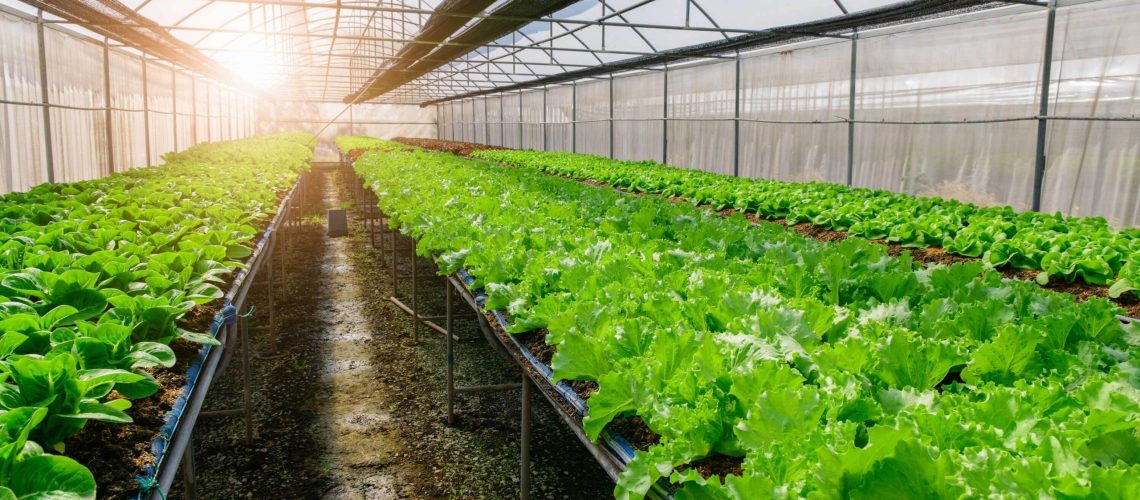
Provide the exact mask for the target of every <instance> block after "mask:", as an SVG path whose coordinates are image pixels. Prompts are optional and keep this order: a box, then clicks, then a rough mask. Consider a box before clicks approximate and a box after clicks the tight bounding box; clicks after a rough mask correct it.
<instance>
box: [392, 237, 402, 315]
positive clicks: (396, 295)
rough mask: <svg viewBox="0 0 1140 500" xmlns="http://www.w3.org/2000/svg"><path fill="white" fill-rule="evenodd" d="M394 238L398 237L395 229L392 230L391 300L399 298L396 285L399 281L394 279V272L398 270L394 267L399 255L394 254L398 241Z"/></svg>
mask: <svg viewBox="0 0 1140 500" xmlns="http://www.w3.org/2000/svg"><path fill="white" fill-rule="evenodd" d="M396 236H398V232H397V231H396V229H395V228H392V298H397V297H399V288H400V287H399V286H398V285H397V283H399V279H398V278H397V277H396V276H397V275H396V271H397V269H398V266H397V265H396V258H397V256H398V255H399V254H398V253H397V252H396V247H397V246H399V241H398V240H397V238H396Z"/></svg>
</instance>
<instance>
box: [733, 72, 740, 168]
mask: <svg viewBox="0 0 1140 500" xmlns="http://www.w3.org/2000/svg"><path fill="white" fill-rule="evenodd" d="M733 88H734V89H735V95H734V96H733V105H734V109H733V112H732V117H733V118H732V175H733V176H734V177H740V51H736V84H735V87H733Z"/></svg>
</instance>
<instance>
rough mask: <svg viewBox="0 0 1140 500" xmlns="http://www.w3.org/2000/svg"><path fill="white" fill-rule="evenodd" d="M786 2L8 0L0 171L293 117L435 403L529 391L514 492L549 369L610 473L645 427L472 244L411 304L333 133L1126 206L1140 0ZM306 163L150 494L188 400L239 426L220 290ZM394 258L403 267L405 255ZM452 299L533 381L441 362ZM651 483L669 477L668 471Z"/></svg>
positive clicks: (577, 429) (49, 172)
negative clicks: (531, 314)
mask: <svg viewBox="0 0 1140 500" xmlns="http://www.w3.org/2000/svg"><path fill="white" fill-rule="evenodd" d="M797 3H798V5H795V6H792V7H789V6H788V4H789V3H787V2H779V1H776V0H771V1H768V0H765V1H763V2H755V3H754V4H753V3H752V2H727V1H720V2H717V1H715V0H624V1H618V0H584V1H574V0H538V1H525V0H498V1H494V0H441V1H434V0H414V1H413V0H399V1H396V0H376V1H366V0H336V1H335V2H334V1H332V0H194V1H185V2H183V1H174V0H131V1H127V2H123V1H117V0H72V1H68V0H21V1H16V0H0V56H2V59H0V66H2V68H3V71H2V72H0V159H2V161H3V164H4V171H3V172H0V195H3V194H6V193H19V192H23V191H28V190H29V189H31V188H33V187H34V186H37V185H41V184H44V183H48V184H57V183H60V184H62V183H71V182H76V181H84V180H91V179H99V178H103V177H107V176H110V175H113V174H116V173H121V172H126V171H128V170H131V169H132V168H136V167H155V166H158V165H160V164H162V163H163V161H164V155H166V154H168V153H174V152H179V151H183V150H186V149H187V148H189V147H191V146H194V145H196V144H200V143H206V142H213V141H225V140H233V139H242V138H247V137H251V136H255V135H259V134H265V133H272V132H283V131H293V130H297V129H305V130H306V131H307V132H310V133H312V134H314V135H315V136H316V137H317V139H318V141H319V142H318V144H317V146H316V152H317V153H316V155H317V156H316V160H317V161H314V162H311V165H312V166H313V167H329V168H337V169H343V172H344V177H345V178H349V177H351V182H353V183H355V184H354V185H353V186H352V189H353V197H354V201H355V202H356V203H355V208H356V211H355V215H356V216H357V217H358V218H359V220H360V221H361V224H363V225H364V226H365V227H366V228H367V231H369V232H370V236H371V245H372V248H373V249H378V250H379V252H380V260H381V261H382V264H383V265H384V266H385V267H387V266H388V265H390V267H391V278H392V280H393V281H392V285H393V290H392V293H391V296H390V297H388V300H389V301H390V302H392V303H393V304H395V305H396V306H397V307H398V308H399V309H400V310H401V311H403V312H404V313H406V314H408V315H409V316H410V317H411V319H412V322H411V324H412V328H413V336H414V338H415V340H416V341H417V342H418V341H419V332H420V327H421V326H424V327H427V328H429V329H431V330H434V331H436V332H439V333H442V334H443V335H444V337H445V338H446V345H447V351H446V352H447V365H446V379H445V380H446V388H447V422H448V424H451V423H452V420H453V405H454V403H455V401H456V399H457V398H456V395H457V394H466V393H485V392H504V391H515V390H521V392H522V395H523V400H522V402H521V408H520V409H521V426H520V429H519V430H520V434H521V450H520V452H521V453H520V462H521V467H520V470H519V483H520V492H521V495H522V497H523V498H526V497H527V496H528V495H529V488H530V480H531V476H530V474H531V473H530V426H531V398H530V395H531V391H532V390H534V389H537V390H538V391H539V392H541V393H542V394H543V395H544V396H545V397H546V398H547V399H548V400H549V401H550V402H551V404H552V405H553V406H554V407H555V409H556V410H557V412H558V414H559V417H560V418H561V419H562V420H563V421H564V422H565V423H566V424H567V425H568V426H569V427H570V429H571V430H573V431H574V433H575V435H576V436H577V437H578V439H579V440H581V441H582V444H584V445H585V447H586V448H587V449H588V451H589V452H590V453H591V455H592V456H593V457H594V458H595V459H597V460H598V462H599V463H600V464H602V466H603V468H604V470H605V472H606V473H607V474H609V475H610V476H611V478H612V479H615V480H617V478H618V476H619V475H620V474H622V472H623V471H624V470H625V469H626V467H627V466H628V465H629V463H630V462H631V460H633V457H634V454H635V452H634V450H633V448H632V447H631V446H630V445H629V443H628V442H627V441H626V440H625V438H624V437H623V436H621V435H619V434H617V433H616V432H611V431H609V430H608V429H607V431H606V434H603V437H602V439H599V440H597V441H596V442H591V440H590V439H588V438H587V435H586V433H585V432H584V431H583V429H584V427H583V424H582V419H583V418H586V417H587V416H588V415H587V412H586V411H585V410H586V402H585V401H584V400H583V399H581V397H579V396H578V395H577V394H575V392H574V391H573V390H572V389H570V388H569V386H568V385H567V384H566V383H565V382H563V381H558V382H554V381H552V374H551V371H550V367H549V366H546V365H545V364H543V362H541V361H539V360H538V359H537V358H536V357H535V355H534V353H532V351H531V350H530V348H528V347H526V346H525V345H523V344H522V343H521V342H519V341H518V340H517V339H516V338H515V337H514V336H512V335H511V334H508V333H507V332H508V331H510V329H511V327H512V322H511V319H509V317H508V315H507V314H505V312H504V311H503V310H501V309H498V310H488V311H484V310H483V309H484V306H485V304H486V302H485V301H486V299H487V294H486V293H485V291H484V290H481V289H480V288H479V287H477V286H475V283H476V279H475V278H473V277H472V276H471V275H469V274H467V270H460V271H458V272H455V273H449V274H447V275H446V276H443V278H444V286H443V289H444V290H445V294H446V295H445V296H446V299H445V305H446V313H444V314H443V315H436V316H428V315H427V313H426V312H425V311H422V310H420V309H421V308H422V307H421V306H422V304H417V293H418V292H417V290H419V292H422V291H423V289H422V288H420V287H421V286H423V285H424V284H425V283H424V281H425V280H427V279H428V278H429V277H428V276H424V275H421V274H419V272H420V270H419V269H418V267H417V266H418V264H417V258H416V251H417V246H416V245H417V242H416V241H415V240H414V239H411V238H406V239H407V240H410V241H409V242H408V243H409V244H408V246H406V247H401V246H400V242H401V240H398V237H399V231H397V230H396V229H388V230H387V231H386V230H385V226H388V225H389V224H391V223H392V220H393V217H394V216H393V215H392V214H387V213H384V212H382V211H379V210H378V209H377V202H378V201H379V198H377V195H376V193H375V192H374V191H375V189H376V188H375V186H368V185H367V183H368V182H369V181H368V180H367V178H366V176H364V175H361V174H360V172H359V170H357V171H356V172H355V173H353V170H351V169H350V168H349V167H356V165H355V161H356V157H355V156H353V155H352V154H351V152H350V151H346V150H344V149H339V150H338V146H337V145H334V144H333V138H334V137H339V136H345V135H369V136H375V137H384V138H389V137H395V136H413V137H431V138H435V139H441V140H446V141H460V142H466V143H474V144H477V145H489V146H502V147H505V148H509V149H519V150H535V151H549V152H571V153H585V154H590V155H596V156H599V157H604V158H609V159H614V160H629V161H647V163H646V164H647V165H652V164H654V163H657V164H664V165H672V166H676V167H680V168H683V169H692V170H702V171H707V172H712V173H717V174H723V175H725V176H731V177H742V178H757V179H774V180H781V181H791V182H798V183H810V182H819V183H829V184H838V185H844V186H849V187H854V188H870V189H873V190H883V191H891V192H900V193H905V194H910V195H915V196H920V197H939V198H947V199H952V200H960V201H963V202H968V203H974V204H976V205H980V206H1009V207H1012V208H1013V209H1014V210H1018V211H1027V210H1031V211H1036V212H1049V213H1052V212H1059V213H1062V214H1064V215H1066V216H1074V217H1077V216H1080V217H1086V216H1088V217H1103V218H1105V219H1107V220H1108V221H1109V224H1111V225H1112V226H1114V227H1123V228H1132V227H1135V226H1137V225H1138V224H1140V163H1138V160H1137V158H1138V157H1140V149H1138V148H1140V146H1138V144H1140V142H1138V141H1137V139H1136V137H1137V136H1138V134H1137V133H1140V124H1138V122H1140V116H1138V115H1140V83H1138V82H1140V31H1136V30H1131V29H1130V28H1133V27H1135V26H1138V25H1140V3H1138V2H1135V1H1132V0H994V1H988V0H902V1H892V0H811V1H804V2H802V3H799V2H797ZM262 62H265V66H264V67H263V66H261V63H262ZM267 68H274V69H273V70H272V71H279V74H277V73H274V74H272V75H268V74H264V73H267V72H268V71H270V70H269V69H267ZM251 74H252V75H253V77H254V78H253V79H256V77H257V76H272V77H273V83H272V85H269V86H261V85H258V84H257V83H254V82H251V78H250V77H251ZM365 149H366V148H365ZM381 149H382V148H381ZM306 175H308V174H302V175H301V177H300V180H298V181H296V183H295V184H294V185H293V186H294V187H293V188H292V190H290V191H289V192H288V194H287V195H286V197H285V198H284V201H283V204H282V205H281V207H282V208H280V209H279V213H278V214H277V218H276V219H274V220H273V221H272V222H270V224H269V226H268V230H267V231H266V232H265V233H264V234H265V235H266V236H264V238H265V239H263V241H262V242H261V243H260V244H259V245H258V246H257V247H256V249H255V253H253V256H252V257H251V260H250V261H249V262H250V263H252V264H255V265H254V266H253V268H252V269H251V270H250V271H249V274H248V275H246V274H240V273H239V274H238V278H236V280H235V282H234V285H235V288H234V289H233V290H234V291H233V292H231V294H230V295H231V296H232V295H233V294H234V293H236V294H237V295H236V297H237V299H236V300H235V302H234V303H235V304H236V306H237V308H236V310H230V309H229V307H230V306H233V305H234V304H231V303H230V302H228V301H227V302H226V305H227V306H228V307H227V310H226V311H225V312H220V313H219V314H218V316H217V318H218V319H217V321H216V324H215V325H214V327H213V330H212V333H213V334H214V335H216V336H217V335H218V332H223V333H222V334H221V335H220V336H218V338H220V339H222V340H223V342H224V345H223V346H221V347H219V348H217V349H215V350H214V351H213V352H211V351H210V349H205V350H203V351H202V357H201V358H200V359H199V361H198V363H199V365H201V364H202V363H207V365H206V366H208V367H209V370H207V371H206V372H205V373H206V374H205V376H204V382H203V384H202V385H201V386H200V387H199V389H198V390H197V392H193V393H192V394H191V395H190V398H192V399H191V404H189V406H183V407H180V408H179V409H178V410H176V411H174V412H173V414H174V417H173V419H174V422H175V424H174V427H172V428H170V429H167V431H169V432H167V433H166V434H165V436H164V437H163V439H167V440H169V443H167V442H165V441H163V442H162V443H161V447H160V448H158V449H159V451H160V453H159V454H158V458H159V459H161V460H159V462H158V464H157V465H156V466H155V467H153V468H152V469H151V470H149V471H148V473H153V478H152V479H151V481H152V483H153V484H150V483H146V484H143V483H144V481H140V484H141V486H142V487H141V488H140V490H139V492H138V493H137V495H138V497H139V498H158V497H160V496H164V493H165V492H169V491H170V490H171V489H172V488H173V486H174V482H175V481H176V475H177V474H178V473H181V474H183V476H182V481H183V485H184V486H185V487H186V489H187V492H186V495H187V497H188V498H193V497H194V496H195V493H194V485H195V476H194V474H195V472H194V465H193V461H192V455H193V453H192V445H191V439H192V437H191V436H192V433H193V431H194V427H193V425H194V422H195V421H196V420H197V419H198V417H199V416H226V415H238V414H241V415H243V416H244V417H245V422H244V423H245V431H246V436H247V442H248V441H249V440H251V439H252V435H253V430H252V428H253V427H252V424H251V421H252V418H253V417H252V415H251V412H252V410H251V408H250V398H251V396H250V391H251V390H252V389H251V386H250V375H249V367H250V364H251V363H254V362H255V360H253V359H252V357H254V356H253V355H252V353H251V348H250V337H249V333H248V330H247V326H246V321H245V320H242V319H238V318H237V316H236V313H238V312H240V311H241V310H242V307H243V303H244V302H245V294H246V293H247V292H248V291H249V288H250V287H251V286H252V284H253V278H254V276H255V273H256V272H257V270H258V268H260V267H262V263H263V262H266V264H265V268H266V269H267V270H268V271H269V273H268V274H269V276H268V277H267V278H266V280H267V281H266V284H267V286H268V287H269V290H270V291H269V294H270V301H271V305H270V309H269V310H270V326H271V327H272V325H273V323H274V320H273V319H272V315H273V312H272V311H273V309H272V307H273V306H272V300H273V298H272V295H273V293H274V292H273V291H272V290H273V287H274V283H275V281H274V278H273V274H272V270H273V268H274V267H275V265H276V263H274V262H272V260H271V259H275V258H280V259H282V261H281V262H280V265H281V270H282V271H284V269H285V268H284V266H285V262H284V260H285V255H284V250H280V251H279V252H278V253H276V254H275V253H274V249H275V248H276V247H277V246H278V245H277V238H276V235H277V233H276V232H274V231H275V230H279V229H283V228H284V226H285V225H297V224H299V222H298V221H299V220H300V219H301V217H302V215H301V214H299V212H300V211H301V208H302V207H301V204H302V203H303V201H298V199H299V198H301V197H303V196H308V194H310V193H301V191H304V190H306V189H307V185H308V184H309V182H308V180H307V179H308V177H306ZM735 180H739V179H735ZM363 207H367V208H363ZM285 234H289V235H290V236H291V235H292V232H289V233H285ZM377 234H379V238H378V240H377V238H376V235H377ZM377 241H379V244H377ZM281 246H283V245H281ZM401 250H406V252H407V255H404V254H403V253H400V255H401V256H398V255H397V254H398V252H399V251H401ZM389 253H390V257H389V259H388V261H387V263H384V262H383V261H384V256H385V254H389ZM405 258H406V263H407V264H408V265H409V266H410V267H411V271H410V274H401V273H400V272H399V267H400V263H401V262H404V260H403V259H405ZM431 258H436V259H437V260H438V258H439V256H438V255H433V256H431ZM400 279H404V280H410V287H411V288H410V291H408V290H401V289H400V288H399V285H400V283H399V281H398V280H400ZM243 280H244V281H243ZM401 292H403V293H405V294H409V295H408V300H407V301H405V300H404V299H403V297H402V296H401V295H400V293H401ZM455 295H459V299H460V300H455V298H454V296H455ZM230 298H232V297H230V296H227V300H228V299H230ZM463 303H466V304H467V305H469V306H470V307H471V309H472V313H473V315H472V318H474V319H477V320H478V321H479V327H480V329H481V330H482V333H483V335H484V337H485V338H486V340H488V342H489V343H490V344H492V346H493V347H494V348H495V349H496V350H497V351H499V352H500V353H502V354H503V355H504V356H505V357H506V358H508V359H510V360H511V361H512V362H513V363H515V364H516V365H517V366H518V367H519V368H520V370H521V371H522V379H521V383H510V384H489V385H476V386H467V387H459V386H457V382H456V380H455V377H454V373H453V369H454V366H453V362H454V359H453V341H458V340H459V338H458V337H453V335H452V334H451V331H452V324H453V321H454V320H456V319H458V318H457V316H456V315H455V311H453V309H454V307H453V304H463ZM1115 317H1116V318H1117V319H1119V320H1121V321H1122V322H1124V323H1125V324H1131V322H1135V321H1136V320H1135V319H1133V318H1129V317H1126V316H1123V315H1118V316H1115ZM465 319H466V318H465ZM440 320H444V321H445V325H446V326H441V325H440V324H439V323H438V322H439V321H440ZM238 343H241V344H242V345H241V347H240V351H241V355H242V356H243V358H242V359H241V365H242V366H241V367H242V368H243V371H244V373H243V382H242V384H243V385H242V388H243V389H244V404H243V407H242V408H241V409H237V410H235V409H230V410H216V411H213V412H209V411H203V409H202V401H203V400H204V398H205V397H206V396H205V393H206V390H208V388H209V384H210V382H211V379H212V378H213V376H214V375H215V369H216V370H217V373H218V374H219V376H220V374H221V372H223V371H224V368H225V365H226V364H227V362H228V360H229V356H232V355H233V354H234V353H235V352H236V349H237V347H238V346H237V344H238ZM195 369H196V368H195ZM195 377H197V375H195ZM189 387H191V388H193V381H192V382H191V383H190V386H189ZM595 387H596V386H595ZM183 405H185V402H183ZM183 412H185V413H183ZM179 422H185V423H186V424H185V427H178V424H179ZM156 443H159V441H156ZM167 444H169V445H170V446H169V450H168V449H167ZM156 446H157V444H156ZM188 450H190V451H188ZM165 453H169V455H165ZM184 456H187V457H190V458H191V460H189V461H185V462H184V461H183V457H184ZM648 495H649V496H655V497H661V498H669V497H671V493H670V492H669V491H667V489H666V488H663V487H662V486H661V483H660V482H657V483H654V486H653V487H652V489H650V490H649V492H648Z"/></svg>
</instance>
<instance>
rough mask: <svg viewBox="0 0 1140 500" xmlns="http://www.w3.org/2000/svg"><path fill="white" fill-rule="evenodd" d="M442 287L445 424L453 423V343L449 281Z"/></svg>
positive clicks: (444, 282) (445, 281)
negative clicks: (445, 345) (445, 353)
mask: <svg viewBox="0 0 1140 500" xmlns="http://www.w3.org/2000/svg"><path fill="white" fill-rule="evenodd" d="M443 288H444V299H443V302H444V308H445V310H446V311H447V312H446V313H445V314H446V315H447V319H446V320H445V323H444V325H446V326H444V329H445V330H447V333H446V334H444V335H443V336H444V338H446V339H447V340H446V342H447V425H452V424H453V423H455V345H454V342H453V341H452V339H451V335H452V326H453V322H452V319H453V318H452V311H451V293H452V291H451V289H452V287H451V281H450V280H444V281H443Z"/></svg>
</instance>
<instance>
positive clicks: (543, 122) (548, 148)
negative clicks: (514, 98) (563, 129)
mask: <svg viewBox="0 0 1140 500" xmlns="http://www.w3.org/2000/svg"><path fill="white" fill-rule="evenodd" d="M547 92H549V91H548V90H547V89H546V85H543V86H542V150H543V151H549V150H550V147H549V146H548V145H547V140H546V132H547V130H546V129H547V126H546V120H547V112H546V94H547Z"/></svg>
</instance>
